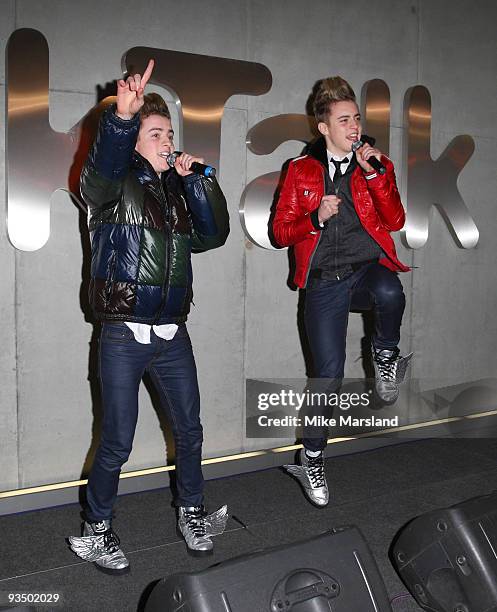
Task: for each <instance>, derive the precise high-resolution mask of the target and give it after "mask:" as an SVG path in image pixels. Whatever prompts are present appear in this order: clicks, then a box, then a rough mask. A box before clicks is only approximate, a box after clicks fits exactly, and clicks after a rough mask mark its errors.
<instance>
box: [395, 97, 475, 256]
mask: <svg viewBox="0 0 497 612" xmlns="http://www.w3.org/2000/svg"><path fill="white" fill-rule="evenodd" d="M404 117H405V119H404V121H405V124H406V125H407V203H408V205H407V220H406V225H405V230H404V231H405V237H406V241H407V244H408V245H409V246H410V247H411V248H413V249H419V248H420V247H422V246H424V245H425V244H426V241H427V240H428V224H429V212H430V208H431V207H432V206H436V207H437V208H438V210H439V211H440V213H441V214H442V216H443V218H444V219H445V222H446V223H447V226H448V228H449V230H451V233H452V235H453V237H454V239H455V241H456V243H457V244H458V245H459V246H461V247H463V248H465V249H471V248H473V247H475V246H476V244H477V242H478V238H479V232H478V228H477V227H476V224H475V222H474V221H473V219H472V217H471V215H470V214H469V211H468V209H467V207H466V204H465V203H464V200H463V199H462V197H461V194H460V193H459V190H458V189H457V177H458V176H459V173H460V172H461V170H462V169H463V168H464V166H465V165H466V163H467V162H468V160H469V159H470V157H471V156H472V155H473V151H474V149H475V144H474V141H473V139H472V138H471V136H457V137H456V138H453V139H452V141H451V142H450V143H449V144H448V145H447V147H446V149H445V151H444V152H443V153H442V155H440V157H439V158H438V159H437V160H436V161H434V160H433V159H432V158H431V155H430V141H431V97H430V92H429V91H428V90H427V89H426V87H422V86H421V85H418V86H416V87H412V88H411V89H409V90H408V91H407V93H406V96H405V106H404Z"/></svg>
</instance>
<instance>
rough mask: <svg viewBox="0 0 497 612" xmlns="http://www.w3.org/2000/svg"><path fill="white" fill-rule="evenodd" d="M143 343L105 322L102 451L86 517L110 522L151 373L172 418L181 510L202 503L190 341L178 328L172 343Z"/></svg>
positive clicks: (199, 432) (182, 328) (91, 482)
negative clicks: (143, 385)
mask: <svg viewBox="0 0 497 612" xmlns="http://www.w3.org/2000/svg"><path fill="white" fill-rule="evenodd" d="M150 336H151V337H150V340H151V344H140V343H139V342H137V341H136V340H135V338H134V335H133V332H132V331H131V330H130V329H129V328H128V327H127V325H126V324H125V323H104V324H103V326H102V333H101V336H100V354H99V362H100V363H99V365H100V384H101V391H102V402H103V408H104V417H103V427H102V437H101V440H100V446H99V448H98V450H97V453H96V455H95V460H94V462H93V466H92V469H91V472H90V475H89V479H88V487H87V508H86V514H87V518H88V520H90V521H92V522H93V521H99V520H103V519H110V518H111V517H112V508H113V506H114V502H115V499H116V495H117V488H118V484H119V474H120V473H121V467H122V465H123V464H124V463H125V462H126V461H127V460H128V457H129V454H130V452H131V447H132V445H133V437H134V434H135V427H136V421H137V418H138V387H139V385H140V381H141V379H142V377H143V375H144V373H145V372H149V374H150V376H151V379H152V381H153V383H154V386H155V387H156V389H157V391H158V393H159V396H160V400H161V406H162V408H163V409H164V410H165V411H166V413H167V415H168V416H169V419H170V422H171V427H172V429H173V434H174V441H175V447H176V484H177V490H178V495H177V499H176V500H175V503H176V505H177V506H198V505H200V504H201V503H202V501H203V484H204V481H203V476H202V470H201V465H200V462H201V455H202V440H203V437H202V425H201V424H200V398H199V391H198V382H197V369H196V366H195V360H194V357H193V351H192V345H191V342H190V337H189V336H188V332H187V330H186V326H185V325H180V326H179V328H178V331H177V332H176V335H175V336H174V338H173V339H172V340H167V341H166V340H163V339H162V338H159V337H158V336H156V335H155V334H154V332H153V331H151V334H150Z"/></svg>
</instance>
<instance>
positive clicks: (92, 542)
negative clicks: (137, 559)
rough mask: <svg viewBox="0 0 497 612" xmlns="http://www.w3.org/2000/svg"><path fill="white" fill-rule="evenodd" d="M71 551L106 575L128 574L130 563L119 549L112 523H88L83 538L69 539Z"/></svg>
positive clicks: (72, 537) (84, 528) (85, 525)
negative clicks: (93, 564)
mask: <svg viewBox="0 0 497 612" xmlns="http://www.w3.org/2000/svg"><path fill="white" fill-rule="evenodd" d="M68 540H69V544H70V545H71V550H72V551H73V552H75V553H76V554H77V555H78V557H79V558H80V559H83V560H84V561H90V562H91V563H95V567H96V568H97V569H99V570H100V571H102V572H105V573H106V574H126V573H128V572H129V561H128V560H127V559H126V557H125V556H124V553H123V551H122V550H121V549H120V548H119V538H118V537H117V535H116V534H115V533H114V531H113V530H112V527H111V524H110V521H98V522H97V523H87V522H86V521H85V523H84V527H83V537H81V538H77V537H74V536H70V537H69V538H68Z"/></svg>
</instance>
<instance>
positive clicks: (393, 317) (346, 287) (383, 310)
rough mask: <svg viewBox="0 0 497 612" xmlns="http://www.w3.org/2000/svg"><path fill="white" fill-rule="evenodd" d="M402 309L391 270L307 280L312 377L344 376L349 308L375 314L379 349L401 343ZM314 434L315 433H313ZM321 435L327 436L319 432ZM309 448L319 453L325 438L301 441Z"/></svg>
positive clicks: (372, 269) (399, 288)
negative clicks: (336, 278) (312, 365)
mask: <svg viewBox="0 0 497 612" xmlns="http://www.w3.org/2000/svg"><path fill="white" fill-rule="evenodd" d="M404 308H405V296H404V292H403V290H402V284H401V282H400V280H399V278H398V276H397V274H396V273H395V272H392V271H391V270H389V269H388V268H385V266H382V265H381V264H378V263H373V264H368V265H365V266H363V267H362V268H360V269H359V270H357V271H356V272H354V273H352V274H351V275H350V276H349V277H348V278H345V279H343V280H322V279H310V280H309V281H308V283H307V289H306V296H305V315H304V318H305V327H306V331H307V337H308V339H309V344H310V347H311V353H312V358H313V362H314V372H313V373H312V375H313V377H314V378H330V379H335V381H336V384H335V387H336V388H335V389H333V390H335V391H336V389H337V388H338V387H339V383H340V382H341V380H342V379H343V376H344V366H345V344H346V339H347V324H348V321H349V311H350V310H370V309H373V310H374V316H375V333H374V336H373V342H374V345H375V347H376V348H378V349H394V348H396V347H397V345H398V344H399V341H400V326H401V323H402V315H403V314H404ZM313 435H315V434H313ZM324 435H325V436H326V433H324ZM303 443H304V446H305V447H306V448H308V449H309V450H314V451H316V450H322V449H324V448H325V446H326V437H323V438H319V437H309V438H306V437H305V432H304V439H303Z"/></svg>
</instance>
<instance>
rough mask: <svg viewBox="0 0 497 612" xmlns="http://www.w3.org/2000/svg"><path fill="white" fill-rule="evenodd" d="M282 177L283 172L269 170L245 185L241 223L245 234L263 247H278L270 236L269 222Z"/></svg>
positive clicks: (241, 202) (241, 200) (241, 205)
mask: <svg viewBox="0 0 497 612" xmlns="http://www.w3.org/2000/svg"><path fill="white" fill-rule="evenodd" d="M280 177H281V172H269V173H268V174H263V175H262V176H258V177H257V178H256V179H254V180H253V181H251V182H250V183H249V184H248V185H247V186H246V187H245V189H244V191H243V193H242V197H241V199H240V208H239V213H240V223H241V224H242V228H243V231H244V233H245V236H246V237H247V238H248V239H249V240H250V242H253V243H254V244H255V245H257V246H259V247H262V248H263V249H276V247H275V246H273V245H272V244H271V240H270V238H269V234H268V229H269V227H268V223H269V217H270V215H271V202H273V199H274V194H275V192H276V189H277V188H278V182H279V180H280Z"/></svg>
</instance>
